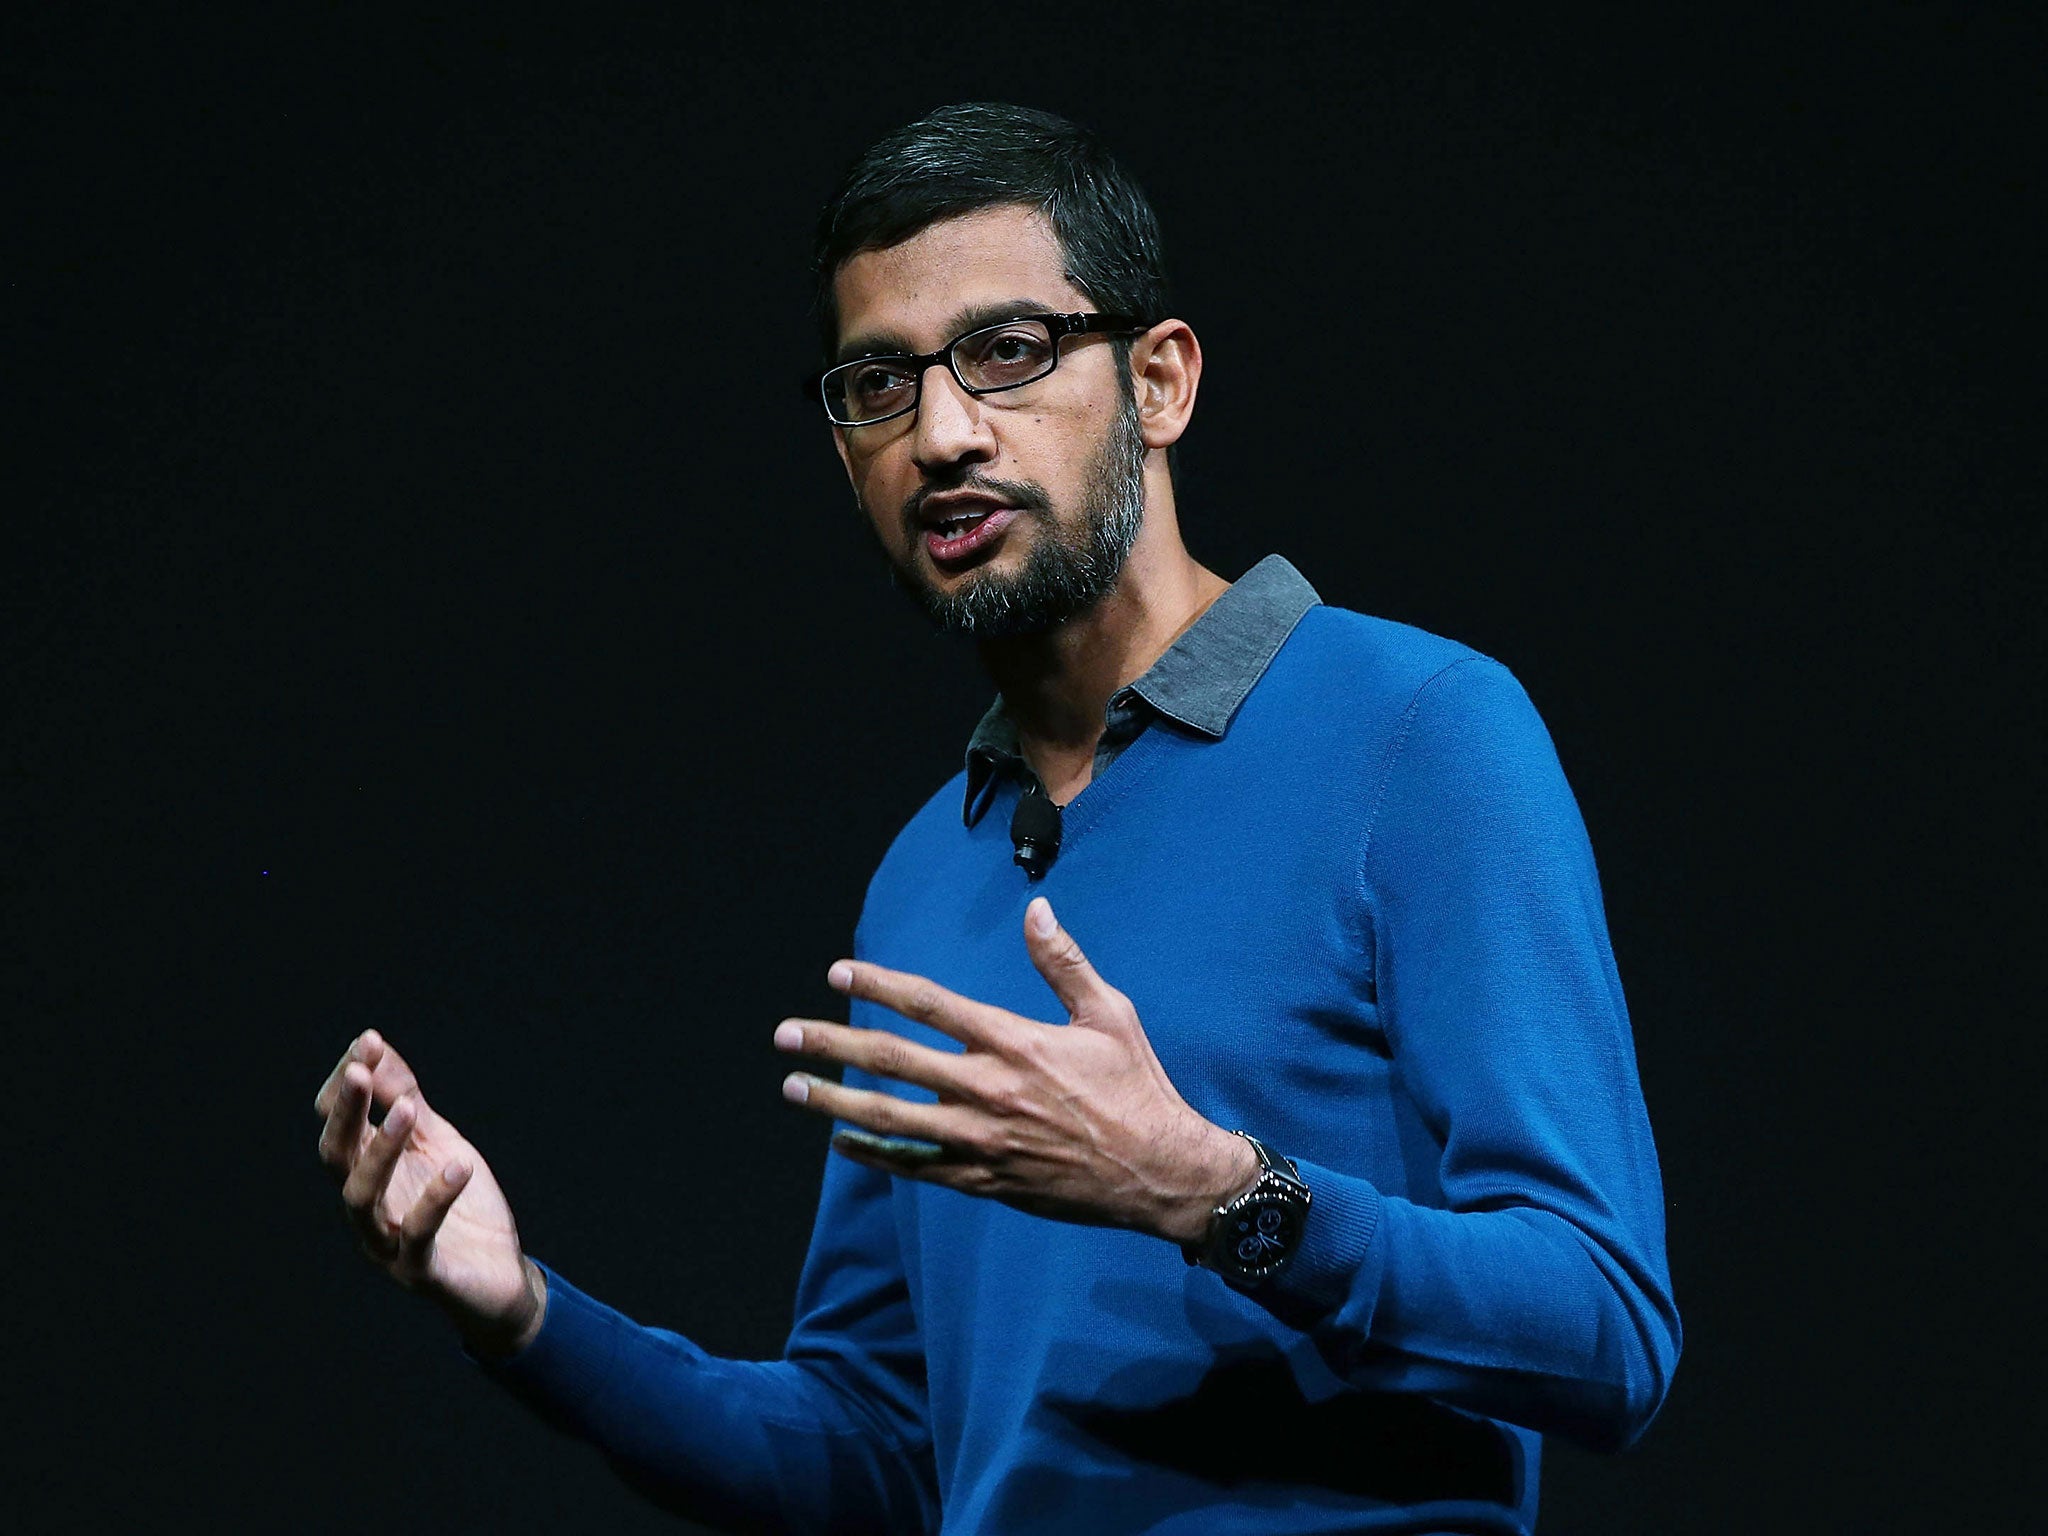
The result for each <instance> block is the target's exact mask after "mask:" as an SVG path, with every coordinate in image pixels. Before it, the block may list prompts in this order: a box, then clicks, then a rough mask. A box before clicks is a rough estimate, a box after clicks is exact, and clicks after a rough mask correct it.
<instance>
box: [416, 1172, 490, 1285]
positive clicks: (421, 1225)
mask: <svg viewBox="0 0 2048 1536" xmlns="http://www.w3.org/2000/svg"><path fill="white" fill-rule="evenodd" d="M472 1171H473V1170H472V1169H471V1167H470V1165H469V1164H468V1163H467V1162H462V1161H457V1162H452V1163H450V1164H448V1166H447V1167H445V1168H443V1169H442V1170H441V1172H440V1173H439V1174H438V1175H437V1176H436V1177H435V1179H434V1181H433V1182H432V1183H431V1184H429V1185H428V1186H427V1187H426V1188H425V1189H423V1190H421V1191H420V1197H419V1199H417V1200H415V1201H413V1203H412V1209H411V1210H409V1211H407V1212H406V1213H405V1219H404V1220H403V1221H401V1222H400V1223H399V1224H398V1258H399V1262H400V1263H401V1264H402V1265H404V1266H405V1268H407V1269H409V1270H411V1271H412V1272H413V1273H414V1274H425V1273H426V1270H427V1264H428V1261H429V1260H431V1259H432V1258H433V1256H434V1237H435V1235H436V1234H437V1233H439V1232H440V1230H441V1223H442V1222H443V1221H445V1220H447V1218H448V1212H449V1211H450V1210H452V1209H453V1208H454V1206H455V1202H456V1200H457V1199H458V1198H459V1197H460V1196H461V1194H462V1191H463V1190H464V1189H465V1188H466V1187H467V1186H468V1184H469V1176H470V1174H471V1172H472Z"/></svg>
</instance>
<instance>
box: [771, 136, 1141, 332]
mask: <svg viewBox="0 0 2048 1536" xmlns="http://www.w3.org/2000/svg"><path fill="white" fill-rule="evenodd" d="M1012 203H1021V204H1023V205H1025V206H1027V207H1031V208H1036V209H1039V210H1040V211H1042V212H1043V213H1044V214H1045V215H1046V218H1047V219H1048V220H1049V221H1050V223H1051V224H1052V229H1053V234H1054V235H1055V236H1056V237H1057V238H1058V240H1059V243H1060V250H1061V253H1062V254H1063V255H1064V256H1065V257H1066V264H1067V277H1068V280H1069V281H1070V282H1072V283H1073V285H1074V286H1075V287H1076V288H1079V289H1080V290H1081V291H1082V292H1083V293H1085V294H1087V295H1088V297H1089V299H1090V300H1092V301H1093V302H1094V303H1095V305H1096V306H1097V307H1098V308H1099V309H1101V310H1102V311H1103V312H1104V313H1107V314H1125V315H1134V316H1136V317H1137V318H1139V319H1140V320H1143V321H1144V322H1146V323H1147V324H1148V325H1149V324H1151V323H1153V322H1155V321H1158V320H1163V319H1165V318H1166V315H1167V313H1168V310H1167V295H1166V264H1165V259H1164V257H1163V255H1162V252H1161V246H1160V239H1159V219H1158V216H1157V215H1155V214H1154V213H1153V212H1152V204H1151V203H1150V202H1149V201H1147V199H1146V197H1145V194H1144V192H1143V191H1142V190H1141V189H1140V188H1139V186H1138V184H1137V182H1135V181H1133V180H1132V179H1131V177H1130V176H1129V174H1128V173H1127V172H1126V171H1125V170H1124V168H1123V167H1122V166H1120V165H1118V164H1117V162H1116V160H1115V159H1114V158H1113V157H1112V156H1111V155H1110V153H1109V151H1108V150H1107V149H1106V148H1105V147H1104V146H1103V143H1102V141H1101V140H1100V139H1098V138H1097V137H1096V136H1095V135H1094V134H1093V133H1091V132H1089V131H1088V130H1087V129H1086V128H1082V127H1080V126H1078V125H1077V124H1074V123H1070V122H1068V121H1067V120H1066V119H1065V118H1063V117H1055V116H1053V114H1052V113H1050V112H1039V111H1035V110H1034V109H1032V108H1030V107H1015V106H1010V105H1008V104H1007V103H1004V102H999V101H967V102H961V103H958V104H957V105H954V106H950V107H940V108H939V109H938V110H937V111H935V112H932V113H930V114H928V115H927V116H925V117H921V118H919V119H918V120H917V121H916V122H914V123H911V124H909V125H907V126H905V127H902V128H899V129H897V130H896V131H895V132H894V133H891V134H888V135H886V136H884V137H883V138H881V139H879V140H877V141H876V142H875V143H874V144H872V145H870V146H869V147H868V148H867V149H866V150H865V151H863V152H862V154H861V155H860V157H859V158H858V159H857V160H855V161H854V162H853V164H852V165H851V166H850V167H848V168H847V172H846V174H845V176H843V177H842V178H841V179H840V182H839V185H838V187H837V188H836V189H835V190H834V192H833V193H832V196H831V197H830V198H829V199H828V200H827V201H826V203H825V207H824V210H823V211H822V212H821V213H820V214H819V215H818V234H817V240H816V243H815V245H814V246H813V251H812V259H813V271H814V275H815V278H816V282H817V288H816V293H815V299H814V302H815V305H816V309H817V317H818V333H819V337H820V340H821V341H822V343H823V346H824V352H825V357H826V359H827V360H828V361H829V360H830V359H831V356H832V352H833V349H834V348H835V347H836V346H837V345H838V340H839V337H838V330H839V313H838V307H837V305H836V304H835V303H834V302H833V294H832V280H833V278H834V277H835V276H836V275H837V274H838V271H839V269H840V268H841V267H842V266H844V265H845V264H846V262H847V261H848V260H849V259H850V258H852V257H853V256H855V255H856V254H858V253H859V252H861V251H867V250H876V249H879V248H881V247H883V246H890V245H895V244H896V243H897V242H899V241H902V240H907V239H909V238H910V237H911V236H912V235H914V234H916V233H917V232H918V231H919V230H921V229H923V228H924V227H925V226H926V225H928V224H935V223H937V222H938V221H939V220H940V219H948V218H953V217H956V216H957V215H960V214H963V213H974V212H977V211H978V210H980V209H983V208H996V207H1001V206H1004V205H1006V204H1012ZM1127 347H1128V343H1126V349H1127Z"/></svg>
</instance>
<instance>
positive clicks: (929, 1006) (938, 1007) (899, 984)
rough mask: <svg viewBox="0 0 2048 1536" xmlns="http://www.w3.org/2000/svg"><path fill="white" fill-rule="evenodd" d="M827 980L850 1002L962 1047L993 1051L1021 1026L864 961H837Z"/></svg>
mask: <svg viewBox="0 0 2048 1536" xmlns="http://www.w3.org/2000/svg"><path fill="white" fill-rule="evenodd" d="M825 979H826V980H827V981H829V982H830V983H831V984H832V985H833V986H834V987H836V988H837V989H838V990H839V991H841V992H844V993H845V994H846V995H847V996H848V997H860V998H866V999H867V1000H868V1001H870V1002H875V1003H880V1004H881V1005H882V1006H883V1007H884V1008H887V1009H888V1010H889V1011H890V1012H891V1013H899V1014H901V1015H902V1016H903V1017H904V1018H906V1019H909V1020H911V1021H912V1022H913V1023H916V1024H929V1025H930V1026H931V1027H932V1028H933V1029H936V1030H937V1031H938V1032H939V1033H940V1034H942V1035H950V1036H951V1037H952V1038H953V1039H955V1040H958V1041H959V1042H960V1043H961V1044H962V1045H984V1046H994V1045H996V1044H997V1043H999V1042H1000V1041H1001V1040H1002V1038H1003V1036H1004V1035H1005V1034H1006V1033H1007V1031H1008V1030H1009V1029H1010V1028H1012V1027H1014V1026H1015V1025H1016V1024H1018V1023H1020V1022H1023V1021H1021V1020H1019V1019H1018V1018H1017V1016H1016V1015H1015V1014H1012V1013H1005V1012H1004V1011H1003V1010H1002V1009H1000V1008H991V1007H990V1006H989V1005H988V1004H987V1003H977V1002H976V1001H975V1000H974V999H973V998H971V997H962V996H961V995H960V994H959V993H958V992H949V991H947V990H946V989H945V988H944V987H942V986H940V985H939V984H938V983H937V982H935V981H932V980H931V979H929V978H928V977H924V976H913V975H910V974H909V973H908V972H906V971H892V970H890V969H889V968H888V967H887V966H885V965H870V964H869V963H868V962H867V961H865V960H839V961H835V962H834V963H833V966H832V969H831V970H829V971H827V972H826V973H825Z"/></svg>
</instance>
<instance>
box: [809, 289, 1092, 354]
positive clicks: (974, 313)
mask: <svg viewBox="0 0 2048 1536" xmlns="http://www.w3.org/2000/svg"><path fill="white" fill-rule="evenodd" d="M1059 313H1061V311H1060V310H1059V308H1058V307H1057V306H1055V305H1052V304H1048V303H1046V302H1045V301H1044V300H1042V299H998V300H997V301H996V302H994V303H992V304H970V305H968V306H967V307H966V308H964V309H959V310H955V311H954V312H953V314H952V315H951V316H949V317H948V318H947V320H946V323H945V333H946V339H947V340H948V341H952V340H955V339H957V338H959V337H961V336H965V335H966V334H967V333H968V332H969V331H978V330H980V329H981V328H982V327H983V326H989V325H1001V324H1002V323H1003V322H1004V321H1005V320H1014V319H1016V318H1017V317H1018V316H1019V315H1053V314H1059ZM917 355H918V353H917V348H915V347H914V346H912V345H911V344H910V342H909V341H908V340H907V339H906V338H905V337H904V336H903V334H902V333H901V332H900V331H870V332H868V333H867V334H866V335H863V336H855V337H853V338H852V339H851V340H849V341H847V342H844V343H843V344H842V345H841V346H840V348H839V353H838V356H836V357H835V358H834V359H833V361H834V362H838V363H850V362H852V361H853V360H854V359H855V358H857V357H897V356H905V357H915V356H917Z"/></svg>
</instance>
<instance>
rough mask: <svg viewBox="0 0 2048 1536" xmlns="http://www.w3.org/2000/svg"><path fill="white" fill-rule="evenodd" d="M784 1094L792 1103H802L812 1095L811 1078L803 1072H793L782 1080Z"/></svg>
mask: <svg viewBox="0 0 2048 1536" xmlns="http://www.w3.org/2000/svg"><path fill="white" fill-rule="evenodd" d="M782 1096H783V1097H784V1098H785V1099H787V1100H789V1102H790V1103H792V1104H802V1103H805V1102H807V1101H808V1100H809V1099H810V1097H811V1080H810V1079H809V1078H808V1077H805V1076H804V1075H803V1073H801V1072H792V1073H790V1074H789V1076H787V1077H785V1078H784V1079H783V1080H782Z"/></svg>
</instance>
